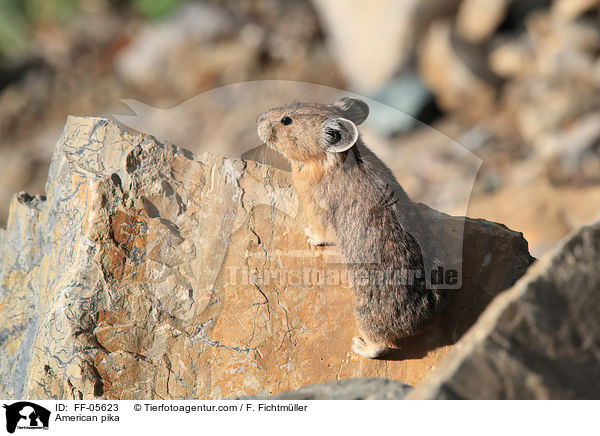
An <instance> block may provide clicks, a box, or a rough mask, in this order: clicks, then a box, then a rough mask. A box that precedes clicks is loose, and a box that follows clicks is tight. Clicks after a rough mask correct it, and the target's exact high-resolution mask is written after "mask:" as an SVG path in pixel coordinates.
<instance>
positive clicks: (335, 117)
mask: <svg viewBox="0 0 600 436" xmlns="http://www.w3.org/2000/svg"><path fill="white" fill-rule="evenodd" d="M368 115H369V106H368V105H367V104H366V103H365V102H364V101H362V100H359V99H356V98H351V97H344V98H341V99H339V100H338V101H336V102H335V103H334V104H309V103H293V104H289V105H286V106H280V107H276V108H274V109H271V110H270V111H268V112H265V113H264V114H262V115H260V116H259V117H258V136H259V137H260V139H261V140H262V141H263V142H264V143H265V144H267V145H268V146H269V147H271V148H274V149H275V150H278V151H279V152H281V153H282V154H283V155H285V156H286V157H287V158H288V159H290V160H294V161H300V162H306V161H311V160H323V159H326V158H327V155H328V154H329V153H341V152H343V151H346V150H348V149H349V148H351V147H352V146H353V145H354V144H356V141H357V140H358V129H357V128H356V126H357V125H359V124H360V123H362V122H363V121H364V120H365V119H366V118H367V116H368Z"/></svg>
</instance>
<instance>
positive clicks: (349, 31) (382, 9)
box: [313, 0, 460, 94]
mask: <svg viewBox="0 0 600 436" xmlns="http://www.w3.org/2000/svg"><path fill="white" fill-rule="evenodd" d="M459 2H460V1H459V0H421V1H419V0H383V1H376V2H367V1H364V0H350V1H345V0H313V4H314V5H315V8H316V10H317V12H318V13H319V16H320V17H321V23H322V26H323V28H324V32H325V34H326V35H327V37H328V42H329V47H330V52H331V53H332V55H333V56H334V57H335V59H336V60H337V62H338V65H339V67H340V69H341V70H342V72H343V73H344V75H345V77H346V78H347V80H348V82H349V84H350V88H351V90H353V91H356V92H360V93H365V94H374V93H377V92H379V91H381V89H382V88H383V87H384V86H385V84H386V83H387V82H388V81H389V80H390V79H391V78H392V77H393V76H394V75H395V74H396V73H397V72H398V71H399V70H400V69H401V68H402V67H403V66H405V65H406V63H407V62H408V61H409V60H410V58H411V56H412V54H413V51H414V46H415V44H416V42H417V41H418V39H419V37H420V34H421V33H422V32H423V31H424V29H425V28H426V26H427V25H428V24H429V23H430V22H431V21H432V20H433V19H434V18H436V17H440V16H444V15H448V14H450V13H452V12H454V11H455V10H456V8H457V6H458V4H459Z"/></svg>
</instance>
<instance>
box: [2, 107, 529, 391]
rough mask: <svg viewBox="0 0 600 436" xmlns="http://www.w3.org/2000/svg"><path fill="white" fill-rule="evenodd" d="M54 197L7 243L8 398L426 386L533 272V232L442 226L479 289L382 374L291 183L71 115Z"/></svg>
mask: <svg viewBox="0 0 600 436" xmlns="http://www.w3.org/2000/svg"><path fill="white" fill-rule="evenodd" d="M46 190H47V198H44V197H31V196H29V195H27V194H20V195H18V196H16V197H15V198H14V199H13V201H12V203H11V210H10V218H9V221H8V227H7V229H6V230H0V247H2V248H1V250H0V326H1V329H0V349H1V350H2V353H0V395H2V396H3V397H11V398H32V399H43V398H94V397H100V398H107V399H111V398H112V399H114V398H120V399H132V398H146V399H150V398H153V399H176V398H211V399H212V398H225V397H232V396H240V395H267V394H271V393H278V392H282V391H286V390H291V389H296V388H298V387H300V386H303V385H306V384H311V383H319V382H325V381H332V380H338V379H346V378H355V377H386V378H389V379H393V380H397V381H402V382H406V383H409V384H416V383H418V382H419V381H420V380H421V379H422V378H423V377H425V376H426V375H427V374H428V373H429V372H430V371H431V369H432V368H433V367H435V366H436V365H437V363H438V362H439V360H440V359H441V358H442V357H443V356H444V355H445V354H446V353H447V352H448V350H449V349H450V348H451V344H452V343H454V342H455V341H456V340H457V339H458V338H459V337H460V336H461V335H462V333H463V332H464V331H465V330H466V329H467V328H468V327H469V326H470V325H471V324H472V323H473V322H474V320H475V318H476V317H477V316H478V314H479V313H480V312H481V311H482V310H483V308H484V307H485V306H486V305H487V303H488V302H489V301H490V300H491V298H493V296H494V295H496V294H497V293H498V292H500V291H501V290H503V289H505V288H507V287H508V286H510V285H512V284H513V283H514V281H515V280H516V279H517V278H518V277H520V276H521V275H522V274H523V273H524V271H525V270H526V268H527V267H528V266H529V264H530V263H531V261H532V259H531V257H530V256H529V253H528V250H527V242H526V241H525V240H524V239H523V237H522V235H521V234H519V233H516V232H513V231H511V230H509V229H507V228H506V227H504V226H502V225H498V224H494V223H490V222H486V221H483V220H470V219H467V221H466V225H464V223H465V221H464V218H460V217H456V218H455V217H448V216H442V215H440V217H439V219H440V224H441V226H440V229H442V230H441V233H440V234H439V235H440V238H443V239H445V240H446V241H445V242H444V243H453V239H457V238H458V236H459V235H461V234H462V230H463V228H464V230H465V240H464V257H463V271H462V272H463V288H462V289H461V290H460V291H452V292H453V295H452V301H451V303H450V305H449V306H448V308H447V310H446V312H445V313H444V314H442V315H441V316H440V317H439V318H438V319H437V321H436V323H434V324H433V325H432V327H431V328H430V329H429V331H428V332H427V333H426V334H424V335H423V337H422V338H414V339H413V340H411V341H407V344H406V346H405V347H404V348H403V350H402V351H401V352H400V353H399V355H397V356H395V358H397V359H403V360H395V361H393V360H387V361H371V360H365V359H363V358H360V357H358V356H356V355H353V354H352V353H350V351H349V350H350V343H351V338H352V336H353V335H355V334H356V333H357V329H356V326H355V323H354V319H353V316H352V307H353V301H352V292H351V289H349V287H348V286H347V285H346V284H345V282H344V275H343V272H344V269H343V268H341V267H340V265H339V264H336V263H335V261H336V259H337V261H339V259H338V258H337V252H336V249H335V247H328V248H326V249H315V250H314V251H313V250H310V249H308V247H307V245H306V240H305V237H304V236H303V234H302V230H301V229H302V228H303V226H302V225H301V223H302V221H303V216H302V213H301V212H298V202H297V199H296V197H295V192H294V191H293V189H292V188H291V187H290V180H289V177H288V174H286V173H285V172H283V171H279V170H276V169H274V168H271V167H268V166H264V165H261V164H257V163H253V162H245V161H242V160H237V159H225V158H222V157H218V156H214V155H210V154H203V155H200V156H197V157H195V156H193V155H192V154H191V153H189V152H186V151H185V150H183V149H179V148H177V147H175V146H172V145H162V144H160V143H158V142H157V141H156V140H155V139H153V138H152V137H149V136H145V135H134V134H130V133H127V132H125V131H122V130H121V129H119V128H118V127H117V126H116V125H115V124H113V123H111V122H109V121H107V120H103V119H98V118H77V117H70V118H69V121H68V123H67V125H66V126H65V130H64V132H63V136H62V137H61V139H60V141H59V143H58V145H57V149H56V152H55V155H54V158H53V162H52V165H51V169H50V174H49V178H48V183H47V189H46ZM423 207H425V206H423ZM431 213H433V214H435V212H434V211H431ZM444 232H445V234H444ZM454 242H456V241H454ZM323 281H324V283H325V285H324V284H323Z"/></svg>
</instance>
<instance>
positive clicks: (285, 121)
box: [279, 115, 292, 126]
mask: <svg viewBox="0 0 600 436" xmlns="http://www.w3.org/2000/svg"><path fill="white" fill-rule="evenodd" d="M279 122H280V123H281V124H283V125H284V126H289V125H290V124H292V119H291V118H290V117H288V116H287V115H284V116H283V118H281V119H280V120H279Z"/></svg>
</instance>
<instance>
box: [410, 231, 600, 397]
mask: <svg viewBox="0 0 600 436" xmlns="http://www.w3.org/2000/svg"><path fill="white" fill-rule="evenodd" d="M598 259H600V222H597V223H595V224H593V225H591V226H586V227H582V228H581V229H580V230H579V231H578V232H576V233H575V234H573V235H571V236H570V237H568V238H566V239H565V240H564V241H563V242H562V243H561V244H560V245H559V246H558V247H557V248H556V249H555V250H554V251H553V252H551V253H548V254H547V255H546V256H544V257H543V258H541V259H540V260H539V261H538V262H537V263H536V264H535V265H534V266H533V267H532V268H531V269H530V270H529V271H528V272H527V274H526V275H525V276H524V277H522V278H521V279H520V280H519V281H518V282H517V283H516V284H515V285H514V286H513V287H512V288H511V289H510V290H507V291H506V292H504V293H502V294H501V295H499V296H498V297H497V298H496V299H495V300H494V301H493V302H492V304H490V306H489V307H488V308H487V309H486V310H485V312H484V313H483V314H482V316H481V317H480V319H479V320H478V321H477V323H476V324H475V325H474V326H473V327H472V328H471V329H470V330H469V332H468V333H467V334H466V335H465V336H464V337H463V338H462V339H461V340H460V341H459V342H458V343H457V344H456V347H455V348H454V350H453V351H452V353H451V354H450V355H448V357H447V358H446V359H445V360H444V362H443V363H442V364H441V365H440V366H439V368H438V369H436V371H435V372H434V373H432V374H431V375H430V376H429V377H427V378H426V379H425V380H424V381H423V383H421V384H420V385H419V386H418V387H417V388H416V389H415V390H413V391H411V392H410V394H409V395H408V397H407V398H409V399H450V398H452V399H457V398H467V399H598V398H600V304H599V302H598V300H599V298H600V292H599V289H600V264H599V261H598Z"/></svg>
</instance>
